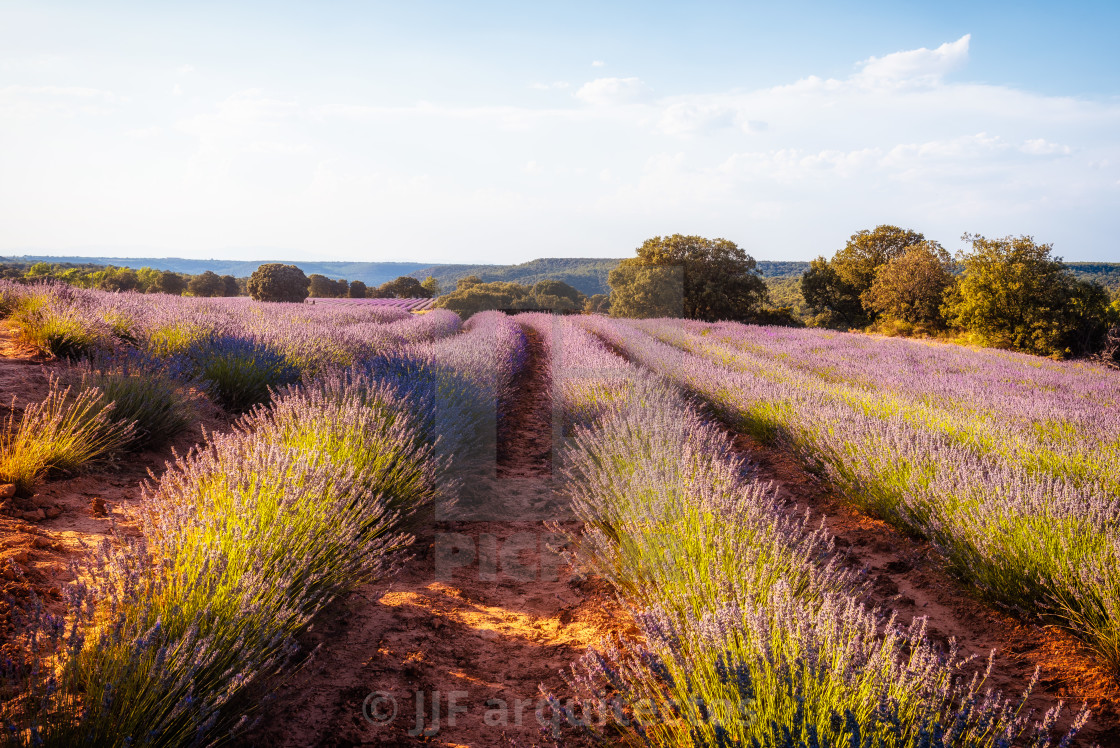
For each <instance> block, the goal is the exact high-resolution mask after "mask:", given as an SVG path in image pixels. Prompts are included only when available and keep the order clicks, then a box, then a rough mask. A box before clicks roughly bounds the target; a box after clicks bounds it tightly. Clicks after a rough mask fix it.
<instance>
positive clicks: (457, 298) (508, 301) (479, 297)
mask: <svg viewBox="0 0 1120 748" xmlns="http://www.w3.org/2000/svg"><path fill="white" fill-rule="evenodd" d="M585 302H586V297H584V295H583V294H582V293H580V292H579V291H578V290H577V289H575V288H572V287H571V286H569V285H568V284H567V283H564V282H562V281H553V280H544V281H540V282H538V283H536V284H535V285H533V286H532V287H529V286H523V285H521V284H520V283H512V282H509V281H493V282H490V283H482V282H478V283H473V282H468V283H465V284H463V283H460V284H458V287H457V288H456V289H455V290H454V291H452V292H451V293H449V294H445V295H443V296H441V297H439V300H438V301H437V302H436V306H438V307H441V308H443V309H450V310H451V311H453V312H456V313H458V314H459V315H460V316H462V317H463V318H464V319H465V318H467V317H470V316H471V315H472V314H475V313H477V312H483V311H487V310H490V309H507V310H522V309H523V310H526V311H528V310H533V309H545V310H549V311H554V312H578V311H580V310H581V309H583V305H584V303H585Z"/></svg>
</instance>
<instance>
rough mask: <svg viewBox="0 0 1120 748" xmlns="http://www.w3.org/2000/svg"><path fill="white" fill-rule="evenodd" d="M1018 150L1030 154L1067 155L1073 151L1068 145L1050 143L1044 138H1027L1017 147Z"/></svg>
mask: <svg viewBox="0 0 1120 748" xmlns="http://www.w3.org/2000/svg"><path fill="white" fill-rule="evenodd" d="M1019 150H1021V151H1022V152H1023V153H1029V154H1031V155H1032V156H1068V155H1070V154H1071V153H1073V149H1072V148H1070V147H1069V146H1068V145H1061V144H1060V143H1051V142H1050V141H1048V140H1046V138H1033V139H1031V140H1028V141H1026V142H1025V143H1023V145H1021V146H1020V147H1019Z"/></svg>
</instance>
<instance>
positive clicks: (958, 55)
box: [856, 34, 972, 85]
mask: <svg viewBox="0 0 1120 748" xmlns="http://www.w3.org/2000/svg"><path fill="white" fill-rule="evenodd" d="M971 39H972V35H971V34H965V35H964V36H962V37H961V38H960V39H957V40H956V41H955V42H945V43H944V44H942V45H941V46H940V47H938V48H937V49H926V48H925V47H922V48H921V49H912V50H908V51H906V52H894V53H893V54H889V55H884V56H883V57H870V58H868V59H867V60H864V61H863V62H862V63H860V65H861V69H860V71H859V73H858V75H857V76H856V78H857V79H858V80H859V81H861V82H865V83H869V84H873V85H874V84H880V85H882V84H885V85H909V84H934V83H940V82H941V80H942V78H944V76H945V75H946V74H947V73H950V72H953V71H954V70H957V69H959V68H961V67H963V66H964V64H965V63H966V62H968V47H969V42H970V41H971Z"/></svg>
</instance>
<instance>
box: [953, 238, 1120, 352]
mask: <svg viewBox="0 0 1120 748" xmlns="http://www.w3.org/2000/svg"><path fill="white" fill-rule="evenodd" d="M963 239H964V240H965V241H968V242H971V244H972V249H971V251H964V252H961V254H960V257H959V260H960V262H961V264H962V265H963V266H964V277H963V278H962V279H961V281H960V283H958V284H957V287H956V289H955V291H954V292H953V293H952V294H951V295H950V297H949V298H948V300H947V302H946V305H945V312H946V316H947V317H948V319H949V321H950V322H951V323H952V324H953V325H954V326H956V327H958V328H961V329H963V330H966V331H968V332H972V333H974V334H976V335H978V336H980V337H981V338H982V339H983V340H984V341H985V342H986V343H988V344H989V345H995V346H1000V347H1006V348H1012V349H1015V350H1019V351H1025V352H1027V353H1035V354H1039V355H1043V356H1053V357H1057V358H1060V357H1064V356H1069V355H1071V354H1074V353H1085V352H1088V351H1090V350H1092V349H1093V348H1094V347H1095V346H1096V345H1097V344H1099V342H1100V340H1101V339H1102V338H1103V336H1104V333H1105V331H1106V329H1107V320H1108V317H1109V312H1108V294H1107V292H1105V291H1104V289H1103V288H1101V287H1100V286H1098V285H1096V284H1095V283H1090V282H1088V281H1079V280H1078V279H1077V278H1075V277H1074V276H1073V274H1072V273H1070V272H1069V270H1068V269H1067V268H1066V267H1065V266H1064V265H1063V264H1062V262H1061V259H1060V258H1055V257H1051V252H1052V251H1053V247H1052V246H1051V245H1049V244H1037V243H1036V242H1035V241H1034V238H1033V237H1030V236H1019V237H1011V236H1008V237H1004V238H1002V239H986V238H984V237H983V236H980V235H978V234H977V235H971V234H965V235H964V237H963Z"/></svg>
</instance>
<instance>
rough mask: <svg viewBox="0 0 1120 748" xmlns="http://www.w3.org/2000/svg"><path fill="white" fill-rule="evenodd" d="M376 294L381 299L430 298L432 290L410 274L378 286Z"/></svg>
mask: <svg viewBox="0 0 1120 748" xmlns="http://www.w3.org/2000/svg"><path fill="white" fill-rule="evenodd" d="M377 296H378V297H379V298H382V299H430V298H432V292H431V291H430V290H428V289H427V288H425V287H424V284H422V283H421V282H420V281H418V280H416V279H415V278H413V277H412V276H410V275H402V276H400V277H399V278H396V279H395V280H391V281H386V282H385V283H382V284H381V285H380V286H378V288H377Z"/></svg>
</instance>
